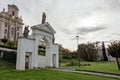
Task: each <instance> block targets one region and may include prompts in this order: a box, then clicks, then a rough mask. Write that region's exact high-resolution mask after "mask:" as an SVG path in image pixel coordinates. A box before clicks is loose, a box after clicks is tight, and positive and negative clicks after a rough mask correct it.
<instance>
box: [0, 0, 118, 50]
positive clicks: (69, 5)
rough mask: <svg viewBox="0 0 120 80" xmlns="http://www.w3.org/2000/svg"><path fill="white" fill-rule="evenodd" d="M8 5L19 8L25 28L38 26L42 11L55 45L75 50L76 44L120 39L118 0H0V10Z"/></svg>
mask: <svg viewBox="0 0 120 80" xmlns="http://www.w3.org/2000/svg"><path fill="white" fill-rule="evenodd" d="M8 4H15V5H17V6H18V8H19V9H20V11H19V15H22V18H23V21H24V23H25V25H29V26H33V25H36V24H39V23H41V17H42V12H45V13H46V15H47V20H46V21H47V22H49V23H50V24H51V26H52V27H53V28H54V29H55V30H56V32H57V33H56V34H55V38H56V41H55V42H56V43H58V44H62V46H63V47H64V48H68V49H70V50H72V51H73V50H76V48H77V46H76V44H77V42H76V36H77V35H78V36H79V43H86V42H88V41H89V42H95V41H110V40H119V39H120V0H0V10H1V11H2V10H3V8H6V10H7V5H8Z"/></svg>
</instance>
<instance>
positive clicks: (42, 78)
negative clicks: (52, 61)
mask: <svg viewBox="0 0 120 80" xmlns="http://www.w3.org/2000/svg"><path fill="white" fill-rule="evenodd" d="M0 80H120V79H115V78H108V77H101V76H94V75H85V74H76V73H70V72H62V71H53V70H26V71H15V70H8V71H4V72H3V71H2V72H0Z"/></svg>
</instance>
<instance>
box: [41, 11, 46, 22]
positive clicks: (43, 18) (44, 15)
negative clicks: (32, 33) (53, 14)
mask: <svg viewBox="0 0 120 80" xmlns="http://www.w3.org/2000/svg"><path fill="white" fill-rule="evenodd" d="M45 20H46V14H45V13H44V12H43V15H42V24H43V23H45Z"/></svg>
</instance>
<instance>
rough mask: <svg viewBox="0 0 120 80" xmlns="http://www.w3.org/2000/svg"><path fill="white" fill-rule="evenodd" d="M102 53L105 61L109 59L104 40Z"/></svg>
mask: <svg viewBox="0 0 120 80" xmlns="http://www.w3.org/2000/svg"><path fill="white" fill-rule="evenodd" d="M102 53H103V61H108V58H107V56H106V49H105V45H104V42H102Z"/></svg>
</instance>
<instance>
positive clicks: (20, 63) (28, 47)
mask: <svg viewBox="0 0 120 80" xmlns="http://www.w3.org/2000/svg"><path fill="white" fill-rule="evenodd" d="M34 44H35V41H34V39H28V38H19V40H18V50H17V63H16V69H17V70H25V56H26V52H30V53H32V54H31V55H32V60H31V69H33V62H34V55H33V54H34Z"/></svg>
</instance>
